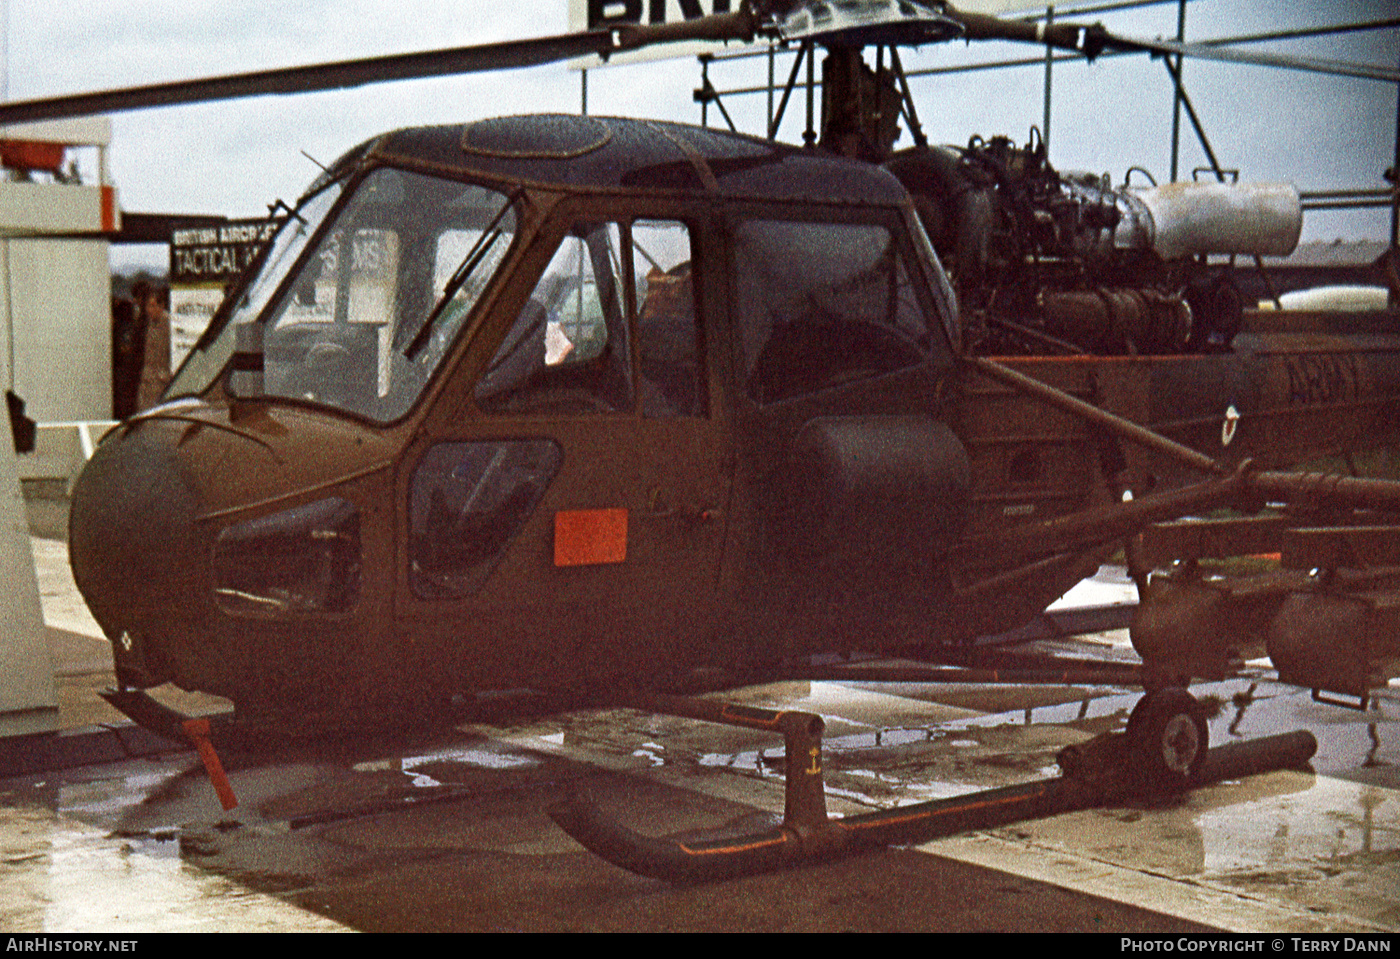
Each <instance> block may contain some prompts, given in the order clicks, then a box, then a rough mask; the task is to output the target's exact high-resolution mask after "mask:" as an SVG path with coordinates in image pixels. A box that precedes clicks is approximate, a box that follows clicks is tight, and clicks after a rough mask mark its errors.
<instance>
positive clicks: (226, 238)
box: [170, 220, 278, 370]
mask: <svg viewBox="0 0 1400 959" xmlns="http://www.w3.org/2000/svg"><path fill="white" fill-rule="evenodd" d="M277 227H278V221H276V220H230V221H229V222H227V223H220V224H218V225H217V226H208V227H197V228H194V229H188V230H176V231H174V232H173V233H172V234H171V235H170V368H171V369H172V370H173V369H178V368H179V366H180V363H181V362H182V361H183V360H184V359H185V354H186V353H188V352H189V351H190V347H192V346H194V344H195V341H196V340H198V339H199V337H200V335H201V334H202V333H203V332H204V329H205V327H207V326H208V325H209V321H210V319H212V318H213V316H214V311H215V310H217V309H218V308H219V304H220V303H222V302H223V299H224V291H225V290H226V289H227V288H228V286H229V284H230V283H232V282H233V281H235V280H237V279H238V278H239V277H240V276H242V275H243V271H244V270H245V269H247V267H248V264H249V263H251V262H253V259H254V257H256V256H257V255H258V251H259V250H261V249H262V246H263V244H264V243H266V242H267V241H268V240H270V239H271V238H272V236H273V234H274V233H276V232H277Z"/></svg>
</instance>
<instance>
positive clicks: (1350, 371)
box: [1287, 353, 1361, 403]
mask: <svg viewBox="0 0 1400 959" xmlns="http://www.w3.org/2000/svg"><path fill="white" fill-rule="evenodd" d="M1287 370H1288V402H1289V403H1337V402H1341V401H1343V400H1353V399H1356V398H1357V396H1359V395H1360V393H1361V388H1360V387H1361V369H1360V364H1358V363H1357V361H1356V357H1355V356H1352V355H1351V354H1349V353H1304V354H1301V355H1297V356H1290V357H1288V360H1287Z"/></svg>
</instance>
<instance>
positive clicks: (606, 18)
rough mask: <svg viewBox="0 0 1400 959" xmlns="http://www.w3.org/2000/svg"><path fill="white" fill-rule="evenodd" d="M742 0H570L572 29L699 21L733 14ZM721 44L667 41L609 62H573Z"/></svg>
mask: <svg viewBox="0 0 1400 959" xmlns="http://www.w3.org/2000/svg"><path fill="white" fill-rule="evenodd" d="M740 2H741V0H569V31H570V32H571V33H572V32H575V31H582V30H602V29H606V28H608V27H618V26H624V25H626V24H633V23H644V24H662V23H679V22H681V21H682V20H698V19H700V18H701V17H708V16H710V15H712V14H716V13H733V12H734V11H736V10H738V9H739V4H740ZM722 49H724V44H721V43H702V42H698V41H696V42H688V43H665V44H661V45H659V46H655V47H648V48H646V49H645V50H634V51H632V52H631V53H619V54H615V55H614V56H612V57H609V58H608V60H607V61H606V62H604V61H603V59H602V58H600V57H584V58H582V59H579V60H574V61H572V62H571V66H572V67H573V68H574V69H575V70H591V69H593V68H595V67H600V66H614V65H617V64H621V63H637V62H639V61H642V60H664V59H666V58H667V57H693V56H695V55H696V54H700V53H705V52H707V51H711V50H722Z"/></svg>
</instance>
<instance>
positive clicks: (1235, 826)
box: [0, 679, 1400, 931]
mask: <svg viewBox="0 0 1400 959" xmlns="http://www.w3.org/2000/svg"><path fill="white" fill-rule="evenodd" d="M1196 692H1197V693H1198V695H1199V696H1200V697H1201V698H1202V699H1203V700H1204V701H1206V702H1207V703H1208V704H1209V705H1210V706H1211V708H1212V711H1213V714H1214V715H1213V717H1212V719H1211V721H1210V727H1211V739H1212V742H1213V743H1215V744H1220V743H1223V742H1226V741H1229V740H1230V739H1232V738H1237V737H1253V736H1258V735H1263V734H1266V733H1271V732H1277V731H1285V730H1291V729H1297V728H1309V729H1312V730H1313V731H1314V732H1315V733H1316V734H1317V735H1318V738H1319V740H1320V741H1321V744H1322V745H1321V749H1320V752H1319V755H1318V758H1317V760H1316V761H1315V763H1314V768H1315V771H1316V772H1315V774H1312V773H1309V774H1303V773H1275V774H1270V775H1268V776H1259V777H1253V778H1251V779H1249V780H1246V781H1241V782H1226V783H1222V784H1219V785H1217V786H1214V787H1210V788H1207V789H1202V790H1198V791H1197V792H1195V793H1192V794H1190V795H1188V796H1185V797H1180V798H1177V799H1174V800H1170V801H1162V802H1159V803H1156V804H1151V805H1143V806H1134V807H1126V808H1107V809H1097V810H1090V811H1086V812H1079V813H1073V814H1068V815H1062V816H1056V817H1053V818H1050V819H1045V820H1040V821H1037V822H1030V823H1020V824H1017V825H1015V826H1012V827H1006V828H1003V829H997V830H991V831H987V832H982V833H974V834H971V835H968V836H962V837H955V838H952V839H945V840H940V841H937V842H933V843H929V844H927V845H925V846H923V847H921V848H920V851H914V850H902V851H901V850H892V851H890V852H887V853H880V854H876V855H872V856H864V857H860V858H858V859H854V860H849V861H846V862H840V863H832V864H826V865H822V866H818V867H812V868H808V869H802V870H796V871H793V872H790V873H784V874H780V875H776V876H765V877H754V878H751V879H745V880H737V881H734V882H729V883H722V884H717V885H716V886H706V887H697V888H690V889H672V888H669V887H666V886H664V885H662V884H659V883H656V882H653V881H651V880H646V879H641V878H639V877H636V876H632V875H630V874H627V873H625V872H622V871H620V870H618V869H616V868H614V867H612V866H610V865H607V864H606V863H603V862H601V861H598V860H596V859H594V858H593V857H591V856H590V855H588V854H587V853H585V852H583V851H582V850H581V849H580V848H579V847H578V846H577V845H575V844H574V843H573V842H572V840H570V839H569V838H568V837H567V836H565V835H564V834H563V833H562V832H560V831H559V830H558V829H557V828H556V827H555V826H554V825H553V823H552V822H550V820H549V819H548V818H547V816H546V815H545V810H546V809H547V807H548V806H549V805H550V804H551V803H553V802H556V801H558V800H559V799H561V798H564V797H566V796H569V795H574V794H587V795H589V796H591V797H592V798H594V799H595V800H596V801H597V802H598V803H599V805H601V806H602V807H604V808H605V809H607V810H608V811H610V812H612V813H613V814H615V815H617V816H618V817H619V818H620V819H622V820H623V821H624V822H626V824H627V825H629V826H631V827H632V828H634V829H637V830H639V831H641V832H643V833H648V834H652V835H662V834H669V835H677V834H700V833H703V834H710V835H712V834H714V833H715V832H716V831H724V832H744V831H755V830H758V829H762V828H765V827H766V826H768V825H770V824H771V823H772V822H773V821H774V820H775V819H776V818H777V817H778V816H779V815H780V814H781V810H782V806H783V793H782V775H783V766H784V762H783V754H782V746H781V743H780V742H778V741H777V740H776V738H775V737H772V736H769V735H765V734H762V733H757V732H753V731H750V730H745V729H738V728H731V727H723V726H714V725H710V724H705V723H700V722H695V721H691V720H687V719H680V718H676V717H670V716H655V715H647V714H643V713H638V712H635V711H632V710H624V709H613V710H589V711H579V712H571V713H565V714H561V715H557V716H551V717H547V718H538V717H534V718H522V719H521V720H519V721H518V722H514V723H512V722H509V721H498V722H496V723H495V724H493V725H485V724H478V725H464V726H461V727H458V728H456V729H453V730H448V731H446V732H444V733H443V734H442V735H439V736H435V737H430V738H427V739H424V740H422V741H418V742H408V743H403V742H401V743H397V744H392V745H391V744H374V743H368V742H364V741H342V742H338V743H320V744H311V745H302V746H298V747H296V748H295V749H288V750H287V751H285V752H284V753H283V754H281V755H279V756H277V757H266V756H264V757H255V756H237V755H226V756H225V757H224V760H225V765H226V767H227V768H228V769H229V774H230V779H231V781H232V784H233V787H234V789H235V791H236V793H237V795H238V797H239V799H240V802H241V804H240V806H239V807H238V808H236V809H234V810H232V811H231V812H229V813H222V812H221V811H220V809H219V805H218V803H217V801H216V800H215V798H214V795H213V791H212V789H211V787H210V786H209V784H208V782H207V781H206V779H205V778H204V776H203V772H202V769H201V768H200V767H199V766H198V763H197V761H196V760H195V759H194V757H193V756H192V755H189V754H176V755H173V756H170V757H167V758H163V759H158V760H140V761H137V760H132V761H127V762H123V763H116V764H109V765H102V766H91V767H84V768H80V769H75V770H70V771H68V772H65V773H61V774H51V775H46V776H38V777H29V778H25V779H12V780H7V781H4V782H0V846H3V856H4V862H5V864H6V868H5V870H3V872H0V902H3V903H4V905H3V907H0V909H3V912H0V925H3V926H4V927H5V928H7V929H11V930H50V931H60V930H103V931H110V930H117V929H126V930H142V929H231V928H236V929H308V930H309V929H318V930H319V929H329V928H342V927H345V928H353V929H362V930H407V929H423V930H431V929H502V928H510V929H582V928H589V929H657V928H667V929H750V928H753V929H758V928H762V929H789V928H790V929H865V930H875V929H887V930H888V929H998V928H1012V929H1015V928H1021V929H1027V930H1030V929H1046V928H1053V929H1100V930H1105V929H1106V930H1127V929H1137V930H1153V931H1157V930H1177V929H1196V928H1207V927H1215V928H1225V929H1236V930H1296V931H1311V930H1328V929H1330V930H1348V931H1350V930H1356V931H1366V930H1392V931H1394V930H1397V929H1400V746H1397V743H1396V732H1397V729H1400V720H1398V719H1397V711H1398V710H1397V703H1396V701H1395V700H1394V699H1381V700H1379V701H1378V702H1377V703H1376V704H1375V705H1374V708H1372V709H1371V710H1369V711H1367V712H1364V713H1363V712H1356V711H1349V710H1342V709H1338V708H1336V707H1332V706H1325V705H1321V704H1318V703H1314V702H1313V701H1312V700H1311V699H1310V698H1309V696H1308V694H1307V693H1306V692H1305V691H1303V692H1300V691H1298V690H1295V689H1291V688H1289V687H1283V686H1280V685H1278V684H1276V683H1272V682H1269V681H1267V680H1249V679H1244V680H1232V681H1229V682H1224V683H1215V684H1207V685H1203V686H1200V687H1197V689H1196ZM1008 696H1009V697H1010V698H1011V701H1015V702H1020V703H1035V705H1032V706H1029V707H1024V706H1022V707H1020V708H1016V709H1011V710H1005V709H999V708H997V707H999V706H1003V705H1005V703H1006V702H1007V701H1008ZM727 698H729V699H731V700H734V701H740V702H745V703H749V704H754V705H767V706H780V707H787V708H797V709H805V710H811V711H814V712H817V713H820V714H821V715H823V716H824V717H825V718H826V720H827V736H826V739H825V747H826V754H825V763H824V766H825V771H826V776H827V786H828V804H829V808H830V809H831V811H832V813H833V814H834V815H846V814H851V813H856V812H863V811H867V810H869V809H872V808H887V807H891V806H896V805H903V804H908V803H914V802H920V801H923V800H926V799H930V798H937V797H942V796H948V795H955V794H959V793H965V792H970V791H973V790H977V789H983V788H990V787H995V786H1002V785H1007V784H1011V783H1017V782H1025V781H1028V780H1033V779H1036V778H1039V777H1043V776H1048V775H1053V774H1054V773H1055V763H1054V757H1055V754H1056V753H1057V752H1058V751H1059V750H1060V749H1061V748H1062V747H1064V746H1066V745H1069V744H1071V743H1075V742H1081V741H1083V740H1086V739H1088V738H1090V737H1092V736H1094V735H1096V734H1098V733H1100V732H1104V731H1110V730H1115V729H1120V728H1122V725H1123V724H1124V722H1125V721H1126V718H1127V715H1128V712H1129V711H1130V709H1131V708H1132V705H1133V704H1134V703H1135V702H1136V699H1137V694H1136V693H1132V692H1130V691H1128V690H1124V689H1118V688H1113V687H1038V688H1036V689H1034V690H1024V689H1022V690H1010V691H1008V690H1007V689H1006V688H1003V687H964V686H937V687H936V686H911V685H907V684H904V685H893V684H891V685H880V684H871V683H850V684H847V683H836V682H822V683H805V682H803V683H780V684H773V685H768V686H761V687H751V688H748V689H744V690H738V691H735V692H734V693H732V694H731V695H729V696H728V697H727ZM979 706H982V707H983V708H981V709H979V708H978V707H979ZM930 854H931V855H930ZM1013 904H1014V907H1015V908H1014V909H1013V908H1010V907H1011V906H1012V905H1013Z"/></svg>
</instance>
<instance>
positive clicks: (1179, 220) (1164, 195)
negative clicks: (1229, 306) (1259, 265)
mask: <svg viewBox="0 0 1400 959" xmlns="http://www.w3.org/2000/svg"><path fill="white" fill-rule="evenodd" d="M1132 193H1133V195H1134V196H1136V197H1137V198H1138V199H1139V200H1141V201H1142V204H1143V205H1144V206H1145V207H1146V208H1147V211H1148V213H1149V214H1150V215H1151V217H1152V248H1153V249H1154V250H1155V251H1156V252H1157V254H1158V255H1159V256H1161V257H1162V258H1163V259H1167V260H1172V259H1177V258H1179V257H1184V256H1196V255H1198V254H1202V253H1234V254H1242V255H1248V256H1287V255H1288V254H1290V253H1292V252H1293V249H1294V247H1296V246H1297V245H1298V235H1299V234H1300V233H1301V232H1302V230H1303V205H1302V201H1301V200H1300V199H1299V197H1298V191H1297V189H1295V188H1294V187H1293V186H1292V185H1291V184H1287V183H1167V184H1164V185H1162V186H1156V187H1151V188H1148V189H1144V190H1133V191H1132Z"/></svg>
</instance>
